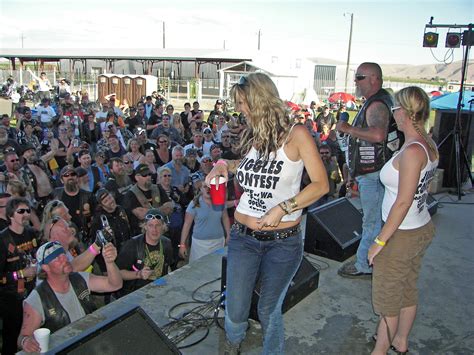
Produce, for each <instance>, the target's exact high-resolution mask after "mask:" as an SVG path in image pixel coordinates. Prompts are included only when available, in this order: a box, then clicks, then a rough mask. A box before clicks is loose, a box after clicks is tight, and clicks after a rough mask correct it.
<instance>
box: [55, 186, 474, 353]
mask: <svg viewBox="0 0 474 355" xmlns="http://www.w3.org/2000/svg"><path fill="white" fill-rule="evenodd" d="M472 192H473V191H472V190H471V191H470V193H468V195H467V196H465V197H463V200H462V201H461V203H464V205H456V204H443V202H449V201H454V199H456V197H455V196H448V195H446V194H443V195H436V196H435V197H436V198H437V199H439V200H440V202H441V204H440V206H439V208H438V212H437V214H436V215H435V216H434V217H433V221H434V223H435V225H436V227H437V232H436V237H435V239H434V241H433V243H432V245H431V246H430V248H429V249H428V251H427V254H426V256H425V259H424V263H423V267H422V271H421V275H420V280H419V287H420V306H419V310H418V318H417V320H416V322H415V325H414V328H413V331H412V336H411V339H410V354H453V355H454V354H456V355H459V354H473V349H474V332H473V329H474V320H473V319H474V307H473V305H472V296H473V295H474V273H473V270H474V260H473V250H474V247H473V235H474V233H473V230H474V218H473V216H474V213H473V212H474V208H473V206H472V205H468V204H466V203H471V204H472V203H473V202H474V194H472ZM224 253H225V251H224V250H222V251H220V252H217V253H214V254H212V255H209V256H207V257H204V258H203V259H201V260H198V261H197V262H195V263H193V264H189V265H186V266H184V267H182V268H180V269H178V270H176V271H175V272H173V273H171V274H170V275H168V276H166V277H165V278H163V279H162V281H160V283H161V284H162V285H153V284H152V285H148V286H147V287H145V288H143V289H141V290H138V291H136V292H134V293H133V294H130V295H128V296H127V297H125V298H123V299H120V300H118V301H116V302H114V303H112V304H110V305H108V306H106V307H104V308H102V309H100V310H98V311H97V312H95V313H94V314H92V315H89V316H87V317H85V318H84V319H81V320H79V321H78V322H76V323H74V324H71V325H70V326H68V327H66V328H63V329H61V330H59V331H58V332H56V333H55V334H53V335H52V337H51V344H50V345H51V346H50V348H53V347H54V346H56V345H58V344H61V343H62V342H64V341H66V340H69V339H70V338H71V337H73V336H76V335H78V334H80V333H81V332H82V331H84V330H86V329H88V328H90V327H92V326H94V325H95V324H96V323H97V322H99V321H102V320H104V319H106V318H107V317H110V316H112V315H113V314H115V313H117V312H119V311H120V309H123V308H124V306H126V305H127V306H128V305H131V304H137V305H140V306H141V307H142V308H143V309H144V310H145V311H146V312H147V313H148V314H149V315H150V316H151V318H152V319H153V320H154V321H155V322H156V323H157V324H158V325H159V326H163V325H165V324H167V323H168V322H169V321H170V320H169V318H168V310H169V309H170V308H171V307H172V306H174V305H175V304H177V303H179V302H186V301H191V300H192V298H191V294H192V292H193V290H195V289H196V288H198V287H199V286H201V285H202V284H204V283H205V282H208V281H212V280H214V279H216V278H218V277H220V275H221V258H222V255H223V254H224ZM309 259H310V261H311V262H312V263H317V264H319V266H320V267H321V271H320V281H319V288H318V289H317V290H316V291H315V292H313V293H312V294H310V295H309V296H308V297H306V298H305V299H304V300H303V301H301V302H300V303H298V304H297V305H296V306H295V307H293V308H292V309H290V310H289V311H288V312H287V313H286V314H285V316H284V319H285V329H286V333H285V334H286V353H287V354H368V353H370V351H371V349H372V347H373V343H372V341H371V337H372V335H373V334H374V332H375V327H376V323H377V317H376V316H375V314H374V313H373V310H372V304H371V281H370V280H353V279H344V278H342V277H340V276H338V275H337V269H338V268H339V266H340V265H341V263H339V262H336V261H332V260H328V259H324V258H321V257H316V256H312V255H310V256H309ZM217 290H220V281H215V282H213V283H211V284H209V285H208V286H206V287H203V288H202V289H201V290H200V291H199V292H198V293H197V294H196V296H197V297H198V298H206V297H208V296H209V295H210V294H211V292H212V291H217ZM194 306H195V305H189V306H187V307H183V308H179V310H178V313H180V312H184V311H185V310H188V309H191V308H192V307H194ZM174 314H177V313H174ZM220 315H221V316H222V312H221V314H220ZM136 332H139V329H133V330H130V337H133V336H134V334H135V333H136ZM200 334H202V333H200ZM197 335H199V334H196V336H197ZM224 338H225V337H224V332H223V331H222V330H221V329H220V328H218V327H217V326H215V325H213V326H212V327H211V328H210V333H209V335H208V336H207V338H206V339H204V340H203V341H202V342H201V343H199V344H198V345H195V346H193V347H190V348H187V349H182V350H181V351H182V353H183V354H199V355H201V354H206V355H208V354H221V353H223V345H224ZM193 339H194V340H195V339H196V337H194V338H189V339H188V340H189V341H192V340H193ZM183 344H186V341H185V342H183V343H182V344H179V345H183ZM150 350H151V353H153V351H152V349H150ZM261 350H262V348H261V329H260V327H259V324H258V323H256V322H251V328H250V329H249V331H248V336H247V338H246V340H245V341H244V343H243V349H242V351H243V354H260V353H261Z"/></svg>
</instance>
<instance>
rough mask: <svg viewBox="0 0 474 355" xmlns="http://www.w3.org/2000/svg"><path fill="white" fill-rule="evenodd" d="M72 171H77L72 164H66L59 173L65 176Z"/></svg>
mask: <svg viewBox="0 0 474 355" xmlns="http://www.w3.org/2000/svg"><path fill="white" fill-rule="evenodd" d="M70 172H76V171H75V170H74V167H73V166H72V165H66V166H65V167H64V168H62V169H61V172H60V173H59V175H60V176H64V175H65V174H67V173H70Z"/></svg>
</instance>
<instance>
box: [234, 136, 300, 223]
mask: <svg viewBox="0 0 474 355" xmlns="http://www.w3.org/2000/svg"><path fill="white" fill-rule="evenodd" d="M283 147H284V145H283V146H282V147H281V148H279V149H278V150H277V151H276V155H275V154H274V153H273V154H271V155H270V157H269V159H267V160H265V159H263V158H260V157H259V156H258V155H259V154H258V152H257V150H256V149H255V148H253V147H252V149H250V151H249V152H248V154H247V155H246V156H245V158H243V159H242V161H241V162H240V164H239V167H238V169H237V173H236V178H237V180H238V181H239V184H240V186H242V188H243V190H244V192H243V194H242V196H241V198H240V202H239V205H238V206H237V212H239V213H242V214H244V215H247V216H252V217H257V218H259V217H261V216H262V215H264V214H265V213H266V212H267V211H269V210H270V209H271V208H272V207H274V206H276V205H278V204H279V203H280V202H283V201H285V200H287V199H289V198H291V197H294V196H295V195H297V194H298V193H299V191H300V184H301V177H302V175H303V168H304V163H303V160H301V159H300V160H298V161H292V160H290V159H289V158H288V156H287V155H286V153H285V151H284V149H283ZM301 212H302V211H301V210H298V211H296V212H294V213H292V214H289V215H285V216H283V218H282V222H288V221H296V220H297V219H298V218H299V217H300V216H301Z"/></svg>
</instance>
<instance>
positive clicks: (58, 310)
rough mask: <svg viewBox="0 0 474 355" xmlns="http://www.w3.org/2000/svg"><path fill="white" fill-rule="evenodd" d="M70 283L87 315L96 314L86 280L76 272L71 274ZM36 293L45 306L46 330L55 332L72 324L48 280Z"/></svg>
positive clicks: (37, 288) (38, 287)
mask: <svg viewBox="0 0 474 355" xmlns="http://www.w3.org/2000/svg"><path fill="white" fill-rule="evenodd" d="M69 281H70V282H71V287H72V289H73V290H74V293H75V294H76V296H77V299H78V300H79V303H80V304H81V306H82V308H83V309H84V312H85V314H89V313H92V312H94V311H95V310H96V307H95V305H94V303H93V302H92V301H91V299H90V290H89V288H88V287H87V282H86V280H84V278H83V277H82V276H81V275H80V274H78V273H75V272H74V273H71V274H69ZM36 291H37V292H38V294H39V296H40V298H41V304H42V306H43V312H44V325H43V327H44V328H48V329H50V330H51V332H55V331H56V330H58V329H61V328H63V327H65V326H66V325H68V324H70V323H71V319H70V318H69V314H68V313H67V312H66V310H65V309H64V308H63V306H62V305H61V303H59V301H58V298H57V297H56V295H55V294H54V291H53V289H52V288H51V286H49V283H48V282H47V281H46V280H45V281H43V282H42V283H41V284H40V285H39V286H37V287H36Z"/></svg>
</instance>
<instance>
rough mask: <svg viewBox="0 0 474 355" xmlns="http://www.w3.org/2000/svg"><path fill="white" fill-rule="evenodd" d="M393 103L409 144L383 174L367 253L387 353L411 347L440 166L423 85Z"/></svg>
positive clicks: (380, 339)
mask: <svg viewBox="0 0 474 355" xmlns="http://www.w3.org/2000/svg"><path fill="white" fill-rule="evenodd" d="M395 102H396V104H395V106H393V107H392V109H391V110H392V114H393V115H394V117H395V121H396V122H397V126H398V129H399V130H401V131H402V132H403V133H404V134H405V143H404V144H403V146H402V147H401V149H400V151H399V152H398V154H396V155H395V156H394V157H392V159H390V161H388V162H387V163H386V164H385V165H384V167H383V168H382V170H381V173H380V180H381V181H382V183H383V184H384V186H385V195H384V199H383V204H382V219H383V220H384V222H385V224H384V226H383V228H382V230H381V232H380V234H379V235H378V236H377V238H376V239H375V241H374V244H372V246H371V247H370V249H369V255H368V258H369V264H371V265H372V264H373V266H374V271H373V282H372V302H373V306H374V310H375V313H377V314H378V315H379V316H380V321H379V325H378V328H377V337H376V339H377V340H376V344H375V348H374V350H373V351H372V354H373V355H376V354H386V352H387V350H388V349H389V348H391V349H392V350H394V351H395V352H397V353H399V354H405V353H406V352H407V351H408V335H409V333H410V330H411V327H412V325H413V322H414V320H415V316H416V309H417V303H418V290H417V287H416V282H417V280H418V274H419V270H420V266H421V259H422V258H423V255H424V253H425V251H426V249H427V247H428V246H429V244H430V243H431V240H432V238H433V235H434V227H433V223H432V222H431V218H430V214H429V212H428V208H427V205H426V198H427V196H428V185H429V182H430V181H431V179H432V178H433V176H434V173H435V171H436V167H437V165H438V150H437V148H436V144H435V143H434V142H433V140H432V139H431V138H430V137H429V136H428V134H427V133H426V131H425V129H424V124H425V122H426V121H427V120H428V117H429V113H430V101H429V98H428V96H427V94H426V93H425V92H424V91H423V90H422V89H420V88H418V87H407V88H404V89H402V90H400V91H399V92H397V93H396V94H395Z"/></svg>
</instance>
